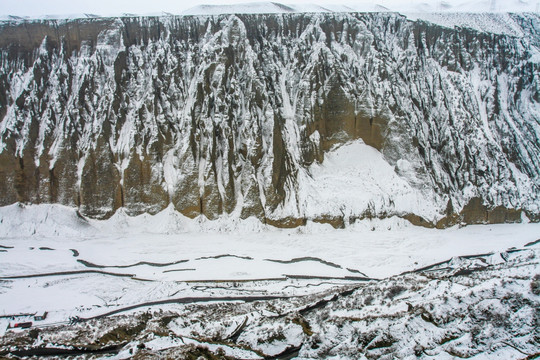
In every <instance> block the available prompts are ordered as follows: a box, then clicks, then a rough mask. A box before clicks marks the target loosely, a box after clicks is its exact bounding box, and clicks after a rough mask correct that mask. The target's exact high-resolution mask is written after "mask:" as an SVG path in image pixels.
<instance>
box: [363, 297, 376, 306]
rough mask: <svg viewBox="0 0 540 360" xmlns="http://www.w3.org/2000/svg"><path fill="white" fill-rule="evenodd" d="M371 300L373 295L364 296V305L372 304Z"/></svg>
mask: <svg viewBox="0 0 540 360" xmlns="http://www.w3.org/2000/svg"><path fill="white" fill-rule="evenodd" d="M373 300H374V298H373V296H371V295H368V296H366V298H365V299H364V305H365V306H369V305H371V304H373Z"/></svg>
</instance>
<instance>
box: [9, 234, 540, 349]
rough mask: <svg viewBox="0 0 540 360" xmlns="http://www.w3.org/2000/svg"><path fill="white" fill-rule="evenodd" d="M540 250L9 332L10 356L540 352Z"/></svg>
mask: <svg viewBox="0 0 540 360" xmlns="http://www.w3.org/2000/svg"><path fill="white" fill-rule="evenodd" d="M539 256H540V251H539V250H538V246H537V244H536V245H535V244H534V243H533V244H528V246H526V247H525V248H523V249H513V250H508V251H507V252H503V253H496V254H484V255H476V256H465V257H460V258H453V259H451V260H449V261H447V262H443V263H440V264H437V265H434V266H431V267H427V268H424V269H421V270H419V271H416V272H411V273H407V274H402V275H399V276H394V277H390V278H387V279H384V280H380V281H370V282H366V283H365V284H361V285H358V284H356V285H354V286H344V287H343V288H341V289H340V288H339V287H336V288H335V289H333V290H331V291H327V292H322V293H319V294H315V295H308V296H299V297H291V298H283V299H278V300H269V301H258V302H250V303H243V302H233V303H209V304H188V305H175V306H173V307H171V306H172V305H169V307H168V308H167V307H165V308H161V309H158V308H157V307H154V308H150V309H149V310H148V311H147V312H137V313H134V314H126V315H117V316H114V317H106V318H101V319H96V320H89V321H86V322H80V323H75V324H71V325H62V326H52V327H48V328H43V329H38V328H33V329H30V330H28V329H27V330H22V331H19V332H15V331H8V332H7V333H6V334H5V335H4V336H3V337H2V346H1V347H0V356H12V355H19V356H23V355H32V354H34V355H35V354H45V353H46V352H47V353H48V354H49V355H55V354H56V355H58V356H59V355H61V354H66V351H72V352H71V354H72V355H76V354H78V355H79V356H80V358H93V357H95V354H96V353H99V352H100V351H101V352H108V353H116V356H115V357H114V358H116V359H127V358H133V359H139V358H140V359H142V358H149V357H152V358H155V357H160V358H179V357H182V358H189V359H191V358H198V356H204V357H205V358H207V359H234V358H241V359H261V358H265V359H277V358H292V357H295V358H298V359H327V358H330V357H331V358H343V359H351V358H355V359H396V358H398V359H417V358H422V359H435V358H436V359H441V358H449V359H450V358H456V357H457V358H470V357H477V358H482V359H487V358H489V359H533V358H536V357H537V356H538V355H539V353H538V349H539V333H538V328H539V326H538V322H539V313H538V309H539V306H540V274H538V269H539V267H538V266H539V259H540V258H539Z"/></svg>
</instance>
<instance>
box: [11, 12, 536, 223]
mask: <svg viewBox="0 0 540 360" xmlns="http://www.w3.org/2000/svg"><path fill="white" fill-rule="evenodd" d="M493 16H496V15H493ZM512 18H513V21H514V22H515V23H516V24H519V26H520V27H521V29H522V31H523V32H524V33H525V34H526V36H523V37H515V36H506V35H497V34H492V33H486V32H479V31H474V30H469V29H461V28H455V29H449V28H444V27H440V26H437V25H434V24H430V23H426V22H422V21H417V22H412V21H409V20H407V19H406V18H404V17H402V16H400V15H397V14H387V13H386V14H337V15H335V14H309V15H307V14H289V15H224V16H209V17H203V16H201V17H162V18H112V19H97V20H96V19H92V20H90V19H86V20H73V21H64V22H59V21H41V22H39V21H37V22H29V23H10V22H5V23H3V24H2V25H1V26H0V34H1V36H0V66H1V72H0V121H1V123H0V124H1V125H0V134H1V138H0V140H1V142H0V151H1V152H0V176H1V177H2V179H3V181H2V182H1V183H0V191H1V192H2V195H1V197H0V204H1V205H7V204H11V203H13V202H16V201H25V202H33V203H42V202H57V203H62V204H67V205H72V206H77V207H79V209H80V211H81V213H82V214H85V215H89V216H93V217H107V216H110V215H111V214H112V213H114V211H116V210H117V209H118V208H120V207H124V208H125V210H126V211H127V212H128V213H129V214H140V213H142V212H149V213H156V212H159V211H160V210H162V209H164V208H165V207H167V206H168V205H169V204H172V205H173V206H174V207H175V208H176V209H177V210H179V211H180V212H182V213H183V214H185V215H187V216H190V217H196V216H198V215H200V214H203V215H205V216H206V217H208V218H210V219H213V218H216V217H218V216H220V215H222V214H231V216H237V217H241V218H246V217H249V216H256V217H258V218H260V219H261V220H263V221H267V222H268V223H270V224H276V225H280V226H297V225H300V224H303V223H305V221H306V220H315V221H319V222H328V223H331V224H333V225H334V226H336V227H340V226H344V225H346V224H347V223H349V222H351V221H354V220H355V219H358V218H363V217H387V216H393V215H398V216H401V217H404V218H407V219H409V220H410V221H412V222H414V223H418V224H422V225H429V226H435V225H437V226H441V227H444V226H447V225H451V224H454V223H456V222H458V221H466V222H468V223H475V222H501V221H519V220H520V218H521V211H522V210H524V211H525V213H526V214H527V215H528V216H529V218H533V219H538V216H539V212H540V210H539V208H540V206H539V202H540V200H539V187H540V140H539V139H540V106H539V102H540V72H539V50H538V46H539V44H540V39H539V37H538V31H537V29H538V28H539V27H538V26H537V25H538V24H539V21H540V19H539V17H538V16H537V15H528V14H523V15H512ZM358 142H360V143H362V142H363V143H364V144H366V145H369V146H371V147H373V148H375V149H377V150H378V152H380V154H379V153H373V154H372V156H371V157H369V158H362V159H363V160H362V161H364V162H362V161H360V160H359V161H356V162H352V163H351V164H348V166H350V167H351V169H353V170H354V171H353V170H351V172H350V174H353V175H351V178H350V180H347V181H344V180H343V176H340V177H337V175H335V176H334V177H332V174H329V173H328V171H327V172H324V169H325V168H330V167H331V163H330V164H329V165H328V166H330V167H327V164H328V161H326V160H327V159H326V158H327V157H328V156H329V155H332V156H330V159H331V161H334V162H337V163H339V162H340V161H342V160H339V159H341V158H338V157H337V155H335V154H338V153H339V151H337V150H336V149H338V148H339V147H340V146H345V147H346V146H348V145H347V144H355V143H358ZM351 146H352V145H351ZM354 149H360V150H358V151H364V150H365V149H368V148H366V147H354ZM362 149H364V150H362ZM338 150H339V149H338ZM369 151H371V150H369ZM341 153H343V154H348V155H346V156H347V157H350V156H351V153H350V152H349V153H347V151H345V150H343V151H342V152H341ZM377 154H379V155H380V156H379V155H377ZM334 155H335V156H334ZM352 155H353V156H356V155H355V153H353V154H352ZM343 156H345V155H343ZM329 161H330V160H329ZM370 161H372V162H370ZM373 161H374V162H373ZM379 163H381V164H382V165H384V166H389V167H390V169H391V171H390V172H388V171H387V172H383V173H380V172H379V170H378V169H380V168H381V166H382V165H380V164H379ZM377 164H379V165H377ZM370 166H371V167H370ZM384 166H383V167H384ZM364 168H365V169H366V170H365V171H363V169H364ZM369 169H371V170H373V171H374V172H373V174H375V175H373V177H365V179H364V175H365V174H367V173H366V171H368V170H369ZM371 170H370V171H371ZM385 171H386V170H385ZM381 174H382V175H381ZM381 177H383V178H381ZM355 179H356V180H355ZM359 179H362V181H364V182H365V183H358V181H360V180H359ZM355 181H356V182H355ZM379 183H381V184H379ZM385 183H391V184H392V186H390V187H385ZM321 184H327V185H324V186H322V185H321ZM363 184H365V185H366V186H365V187H364V186H363ZM368 185H369V186H368ZM375 185H376V186H375ZM331 186H335V188H336V189H335V190H334V191H335V192H340V193H342V194H345V195H344V196H342V198H343V199H342V200H340V196H337V197H335V198H334V196H333V194H332V193H330V196H329V195H328V193H327V192H328V191H329V190H328V189H327V188H328V187H331ZM364 188H365V191H364V190H363V189H364ZM396 189H397V190H396ZM352 192H356V193H359V192H366V194H367V195H368V196H364V197H362V198H361V200H358V201H357V200H355V199H356V198H355V197H354V196H352V198H351V196H349V193H352ZM353 195H354V194H353ZM351 199H352V200H351Z"/></svg>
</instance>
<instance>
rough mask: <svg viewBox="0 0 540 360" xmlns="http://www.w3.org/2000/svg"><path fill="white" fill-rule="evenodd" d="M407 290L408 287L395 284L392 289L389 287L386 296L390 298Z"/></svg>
mask: <svg viewBox="0 0 540 360" xmlns="http://www.w3.org/2000/svg"><path fill="white" fill-rule="evenodd" d="M405 290H407V288H405V287H404V286H401V285H394V286H392V287H391V288H390V289H388V291H387V292H386V297H387V298H388V299H393V298H395V297H396V296H398V295H399V294H401V293H402V292H403V291H405Z"/></svg>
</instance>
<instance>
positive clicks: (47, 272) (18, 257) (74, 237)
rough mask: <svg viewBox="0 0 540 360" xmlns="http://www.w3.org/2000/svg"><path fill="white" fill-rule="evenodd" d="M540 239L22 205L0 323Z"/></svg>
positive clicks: (380, 268) (377, 274)
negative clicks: (97, 214) (87, 214)
mask: <svg viewBox="0 0 540 360" xmlns="http://www.w3.org/2000/svg"><path fill="white" fill-rule="evenodd" d="M539 234H540V224H534V223H530V224H501V225H476V226H466V227H462V228H459V227H453V228H450V229H446V230H435V229H426V228H419V227H415V226H412V225H410V224H408V223H406V222H405V221H403V220H402V219H396V218H391V219H386V220H380V219H379V220H365V221H361V222H357V223H355V224H352V225H351V226H349V227H348V228H347V229H344V230H335V229H333V228H332V227H331V226H330V225H321V224H316V223H308V224H307V225H306V226H304V227H301V228H297V229H288V230H285V229H276V228H273V227H270V226H266V225H263V224H261V223H260V222H259V221H258V220H255V219H250V220H249V219H248V221H239V222H234V221H233V222H231V221H230V220H229V219H227V218H221V219H219V220H216V221H209V220H206V219H204V218H198V219H195V220H192V219H188V218H185V217H183V216H182V215H181V214H179V213H177V212H176V211H174V209H172V208H168V209H166V210H164V211H163V212H161V213H159V214H157V215H154V216H150V215H141V216H137V217H129V216H127V215H125V213H123V212H122V211H120V212H118V213H117V214H116V215H114V216H113V217H112V218H110V219H108V220H104V221H103V220H102V221H98V220H86V219H83V218H81V217H79V216H78V215H77V213H76V210H75V209H72V208H69V207H63V206H60V205H27V206H25V205H11V206H6V207H2V208H0V280H2V283H3V286H2V288H1V289H0V315H6V314H19V313H34V312H37V311H49V312H50V317H49V318H48V320H47V321H49V322H55V321H66V319H67V318H68V317H70V316H75V315H77V316H91V315H98V314H101V313H104V312H107V311H110V310H114V309H117V308H121V307H124V306H128V305H133V304H138V303H142V302H145V301H156V300H165V299H169V298H178V297H187V296H207V297H213V296H230V295H246V292H247V293H249V294H255V295H275V294H278V295H287V296H291V295H292V296H295V295H304V294H310V293H316V292H319V291H323V290H328V289H331V288H333V287H335V286H343V285H346V284H354V283H355V282H356V283H358V282H363V281H366V280H363V279H362V278H366V277H369V278H385V277H389V276H393V275H396V274H400V273H402V272H406V271H411V270H414V269H418V268H421V267H424V266H427V265H431V264H434V263H437V262H441V261H446V260H449V259H451V258H453V257H459V256H462V255H471V254H482V253H495V254H497V253H498V252H504V251H506V250H507V249H509V248H512V247H523V246H524V245H525V244H526V243H528V242H532V241H535V240H537V239H538V237H539ZM535 246H538V245H535ZM492 258H493V259H495V258H496V259H499V260H497V261H502V258H501V257H500V256H493V257H492ZM454 261H458V259H457V258H456V259H455V260H454ZM63 272H68V273H64V274H62V273H63ZM36 275H40V276H36ZM216 281H219V282H216ZM0 327H1V326H0Z"/></svg>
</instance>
